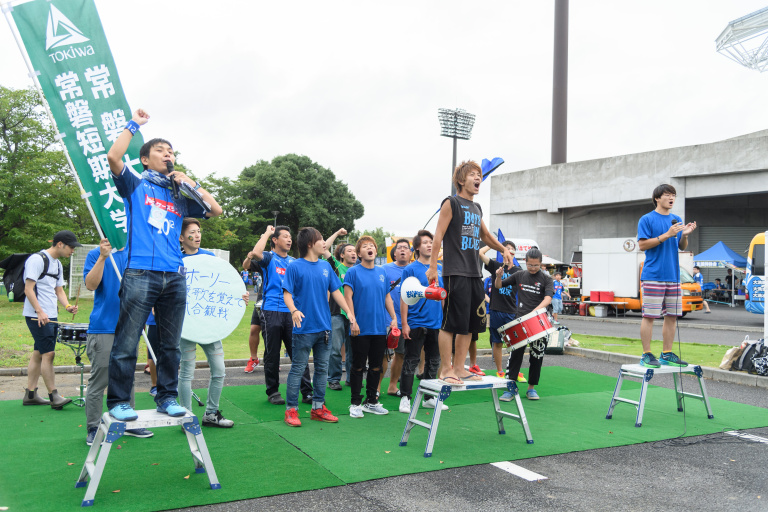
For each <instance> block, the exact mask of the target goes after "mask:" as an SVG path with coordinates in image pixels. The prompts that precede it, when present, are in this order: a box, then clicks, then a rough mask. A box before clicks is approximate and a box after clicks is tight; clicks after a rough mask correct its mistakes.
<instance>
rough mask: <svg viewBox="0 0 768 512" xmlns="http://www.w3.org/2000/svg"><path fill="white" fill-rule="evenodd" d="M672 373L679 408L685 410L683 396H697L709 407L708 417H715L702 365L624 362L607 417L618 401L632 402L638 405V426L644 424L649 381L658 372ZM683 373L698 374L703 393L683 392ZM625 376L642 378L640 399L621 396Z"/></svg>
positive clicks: (696, 397) (610, 414) (610, 415)
mask: <svg viewBox="0 0 768 512" xmlns="http://www.w3.org/2000/svg"><path fill="white" fill-rule="evenodd" d="M670 373H671V374H672V379H673V380H674V382H675V398H676V400H677V410H678V411H680V412H682V411H683V397H684V396H685V397H688V398H695V399H697V400H701V401H702V402H704V407H706V409H707V417H708V418H709V419H712V418H714V415H713V414H712V407H711V406H710V405H709V397H708V396H707V388H706V387H705V386H704V378H703V376H702V372H701V366H695V365H692V364H689V365H688V366H683V367H680V366H669V365H663V366H661V367H660V368H647V367H645V366H642V365H639V364H623V365H621V368H620V369H619V379H618V380H617V381H616V389H615V390H614V391H613V397H612V398H611V405H610V407H608V414H607V415H606V417H605V419H608V420H610V419H611V418H612V417H613V408H614V407H616V403H617V402H624V403H627V404H632V405H634V406H635V407H637V419H636V420H635V426H636V427H642V426H643V409H644V408H645V399H646V396H647V395H646V394H647V392H648V383H649V382H650V381H651V379H652V378H653V376H654V375H657V374H670ZM681 374H688V375H696V377H698V379H699V388H700V389H701V394H700V395H696V394H694V393H686V392H683V383H682V382H681V379H682V377H681ZM625 378H631V379H640V380H642V383H643V384H642V387H641V388H640V401H638V402H636V401H634V400H629V399H627V398H621V397H620V396H619V393H621V384H622V382H623V380H624V379H625Z"/></svg>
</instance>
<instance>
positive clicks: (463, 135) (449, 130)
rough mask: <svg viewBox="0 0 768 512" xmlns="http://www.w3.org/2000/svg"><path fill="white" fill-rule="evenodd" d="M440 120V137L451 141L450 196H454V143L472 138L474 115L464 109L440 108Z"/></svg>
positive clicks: (438, 114)
mask: <svg viewBox="0 0 768 512" xmlns="http://www.w3.org/2000/svg"><path fill="white" fill-rule="evenodd" d="M437 117H438V119H440V128H441V130H440V135H442V136H443V137H451V138H452V139H453V167H451V195H455V194H456V185H454V184H453V171H454V169H456V141H457V140H458V139H461V140H469V138H470V137H471V136H472V127H473V126H474V125H475V114H470V113H469V112H467V111H466V110H464V109H461V108H457V109H456V110H451V109H448V108H441V109H438V111H437Z"/></svg>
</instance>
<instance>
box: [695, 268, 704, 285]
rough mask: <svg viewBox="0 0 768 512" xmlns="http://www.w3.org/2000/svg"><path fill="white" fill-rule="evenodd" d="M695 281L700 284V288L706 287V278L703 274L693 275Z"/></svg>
mask: <svg viewBox="0 0 768 512" xmlns="http://www.w3.org/2000/svg"><path fill="white" fill-rule="evenodd" d="M693 280H694V281H696V282H697V283H699V286H702V287H703V286H704V276H703V275H701V272H699V273H697V274H693Z"/></svg>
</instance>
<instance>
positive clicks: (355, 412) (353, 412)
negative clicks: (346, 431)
mask: <svg viewBox="0 0 768 512" xmlns="http://www.w3.org/2000/svg"><path fill="white" fill-rule="evenodd" d="M349 417H350V418H362V417H363V406H362V405H350V406H349Z"/></svg>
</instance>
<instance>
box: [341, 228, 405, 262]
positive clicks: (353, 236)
mask: <svg viewBox="0 0 768 512" xmlns="http://www.w3.org/2000/svg"><path fill="white" fill-rule="evenodd" d="M393 234H394V233H389V232H388V231H384V228H376V229H374V230H370V229H366V230H365V231H363V232H362V233H361V232H360V231H352V232H351V233H350V234H349V243H351V244H356V243H357V241H358V240H360V238H361V237H364V236H370V237H372V238H373V239H374V240H376V246H377V247H378V248H379V252H378V254H377V256H384V257H386V256H387V243H386V238H387V237H388V236H389V237H391V236H392V235H393Z"/></svg>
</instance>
